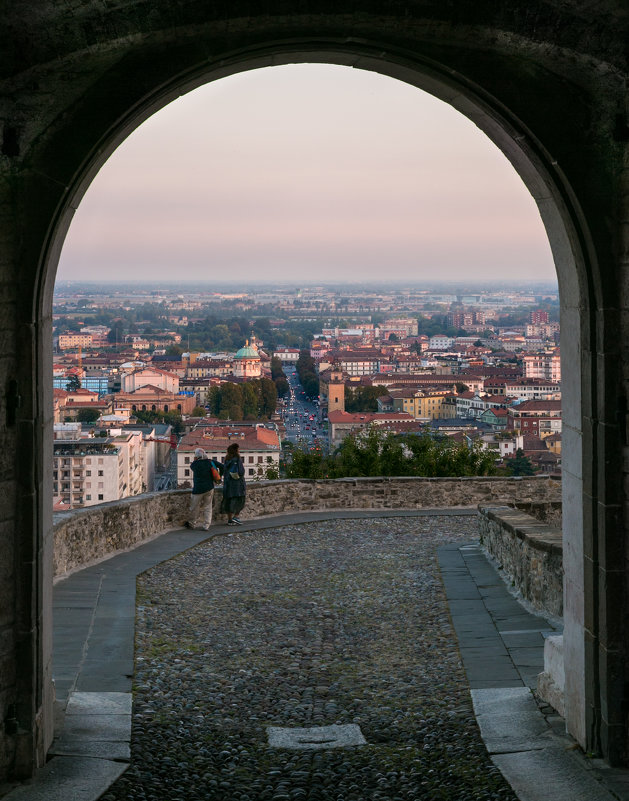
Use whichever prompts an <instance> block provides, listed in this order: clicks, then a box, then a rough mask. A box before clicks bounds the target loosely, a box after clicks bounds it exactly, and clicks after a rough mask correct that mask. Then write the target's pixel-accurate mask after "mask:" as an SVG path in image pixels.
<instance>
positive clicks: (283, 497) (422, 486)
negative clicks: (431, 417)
mask: <svg viewBox="0 0 629 801" xmlns="http://www.w3.org/2000/svg"><path fill="white" fill-rule="evenodd" d="M214 496H215V497H214V514H215V515H216V517H215V519H216V520H219V519H221V518H220V517H218V515H219V514H220V513H219V511H218V507H219V505H220V499H221V493H220V490H218V491H216V492H215V493H214ZM189 497H190V491H189V490H174V491H170V492H159V493H148V494H145V495H138V496H137V497H135V498H125V499H124V500H121V501H114V502H111V503H104V504H99V505H98V506H92V507H89V508H87V509H76V510H74V511H71V512H62V513H60V514H58V515H55V520H54V531H55V546H54V572H55V576H57V577H59V576H62V575H64V574H66V573H70V572H72V571H74V570H77V569H79V568H81V567H85V566H86V565H88V564H92V563H94V562H96V561H98V560H100V559H104V558H105V557H107V556H110V555H111V554H113V553H116V552H117V551H122V550H126V549H128V548H132V547H134V546H136V545H138V544H139V543H141V542H142V541H144V540H147V539H150V538H151V537H153V536H155V535H156V534H158V533H160V532H162V531H167V530H168V529H172V528H179V527H180V526H181V525H182V524H183V522H184V520H186V518H187V513H188V503H189ZM560 497H561V482H560V481H558V480H556V479H552V478H549V477H546V476H531V477H502V476H501V477H494V478H477V477H464V478H343V479H334V480H320V481H319V480H309V479H301V480H284V481H265V482H259V483H250V484H248V485H247V504H246V506H245V509H244V510H243V512H242V514H241V515H240V517H241V518H242V519H243V520H246V519H251V518H256V517H260V516H262V515H273V514H280V513H282V512H299V511H316V510H325V509H422V508H423V509H426V508H428V509H430V508H443V507H456V506H477V505H479V504H483V505H500V504H507V503H511V504H514V503H517V502H521V503H526V502H533V501H549V502H550V501H558V500H560Z"/></svg>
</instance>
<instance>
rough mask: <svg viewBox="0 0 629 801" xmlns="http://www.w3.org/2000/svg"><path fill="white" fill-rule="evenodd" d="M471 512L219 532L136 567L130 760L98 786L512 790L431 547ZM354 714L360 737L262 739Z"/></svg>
mask: <svg viewBox="0 0 629 801" xmlns="http://www.w3.org/2000/svg"><path fill="white" fill-rule="evenodd" d="M477 536H478V532H477V522H476V520H475V519H474V518H473V517H463V516H460V517H452V516H450V517H417V518H390V519H383V518H376V519H373V520H370V519H365V520H332V521H329V522H317V523H306V524H301V525H292V526H285V527H277V528H274V529H267V530H264V531H253V532H241V533H238V532H236V533H234V534H232V535H230V536H220V537H216V538H213V539H211V540H209V541H208V542H206V543H203V544H201V545H199V546H196V547H194V548H192V549H191V550H189V551H186V552H185V553H183V554H180V555H179V556H178V557H175V558H173V559H171V560H170V561H168V562H165V563H163V564H161V565H158V566H157V567H155V568H153V569H151V570H149V571H147V572H146V573H145V574H143V575H141V576H140V577H139V578H138V595H137V603H138V612H137V615H138V617H137V635H136V636H137V642H136V679H135V681H136V684H135V701H134V715H133V734H132V764H131V767H130V768H129V770H128V771H127V773H126V774H125V775H124V776H123V777H122V778H121V779H119V780H118V782H117V783H116V784H115V785H113V787H111V788H110V790H109V791H108V792H107V793H106V795H105V796H103V798H104V799H105V800H106V801H123V800H124V801H129V800H130V799H138V800H140V799H142V800H144V799H146V800H147V801H149V800H151V801H152V800H159V801H175V800H176V799H184V798H185V799H188V801H194V800H196V799H199V800H200V799H204V800H207V801H214V800H215V799H216V801H218V800H219V799H220V801H236V800H239V801H266V800H267V799H268V801H292V799H310V801H326V800H328V799H329V800H330V801H332V800H333V801H349V800H350V799H361V801H366V800H367V799H369V801H371V800H372V799H373V800H374V801H375V799H382V800H383V801H384V800H385V799H386V801H398V800H399V799H426V800H428V799H430V801H437V799H448V801H471V800H472V799H503V800H505V801H506V799H515V798H516V797H515V795H514V794H513V792H512V790H511V789H510V788H509V787H508V785H507V784H506V783H505V782H504V780H503V778H502V776H501V775H500V773H499V772H498V770H497V769H496V768H495V767H494V765H493V764H492V762H491V761H490V759H489V757H488V755H487V752H486V750H485V747H484V745H483V743H482V740H481V738H480V734H479V731H478V727H477V724H476V721H475V719H474V715H473V712H472V705H471V701H470V695H469V690H468V685H467V682H466V679H465V675H464V673H463V669H462V667H461V661H460V657H459V654H458V651H457V647H456V639H455V635H454V632H453V630H452V626H451V624H450V619H449V615H448V610H447V606H446V602H445V597H444V592H443V587H442V584H441V580H440V576H439V571H438V567H437V562H436V553H435V552H436V548H437V547H438V546H440V545H444V544H446V543H450V542H457V541H460V542H464V541H470V540H475V539H477ZM349 723H353V724H358V725H359V726H360V730H361V731H362V734H363V735H364V737H365V739H366V741H367V744H366V745H360V746H355V747H351V748H324V749H321V750H307V751H306V750H297V751H292V750H286V749H276V748H270V747H269V745H268V739H267V732H266V728H267V727H268V726H278V727H289V728H294V727H313V726H327V725H332V724H349Z"/></svg>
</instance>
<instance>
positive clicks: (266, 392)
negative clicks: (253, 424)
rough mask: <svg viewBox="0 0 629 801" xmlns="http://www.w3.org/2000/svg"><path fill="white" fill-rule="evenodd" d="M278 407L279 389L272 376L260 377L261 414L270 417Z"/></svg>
mask: <svg viewBox="0 0 629 801" xmlns="http://www.w3.org/2000/svg"><path fill="white" fill-rule="evenodd" d="M276 408H277V389H276V388H275V384H274V383H273V381H271V379H270V378H261V379H260V415H261V416H263V417H270V416H271V415H272V414H274V413H275V409H276Z"/></svg>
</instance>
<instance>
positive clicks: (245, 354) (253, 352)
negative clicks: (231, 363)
mask: <svg viewBox="0 0 629 801" xmlns="http://www.w3.org/2000/svg"><path fill="white" fill-rule="evenodd" d="M259 358H260V354H259V353H258V349H257V348H255V347H254V346H253V345H250V344H249V340H247V342H246V343H245V347H244V348H240V350H239V351H236V355H235V356H234V359H259Z"/></svg>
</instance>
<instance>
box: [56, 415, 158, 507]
mask: <svg viewBox="0 0 629 801" xmlns="http://www.w3.org/2000/svg"><path fill="white" fill-rule="evenodd" d="M54 431H55V440H54V442H53V497H54V504H55V509H56V510H60V509H77V508H80V507H83V506H94V505H96V504H99V503H106V502H107V501H117V500H120V499H121V498H127V497H129V496H132V495H139V494H140V493H141V492H143V491H144V488H145V484H144V480H143V457H142V447H143V446H142V433H141V432H139V431H133V432H124V433H123V432H113V433H114V436H106V437H100V436H99V437H94V436H91V432H90V433H87V432H85V431H84V430H83V428H82V426H81V424H80V423H61V424H55V427H54Z"/></svg>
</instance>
